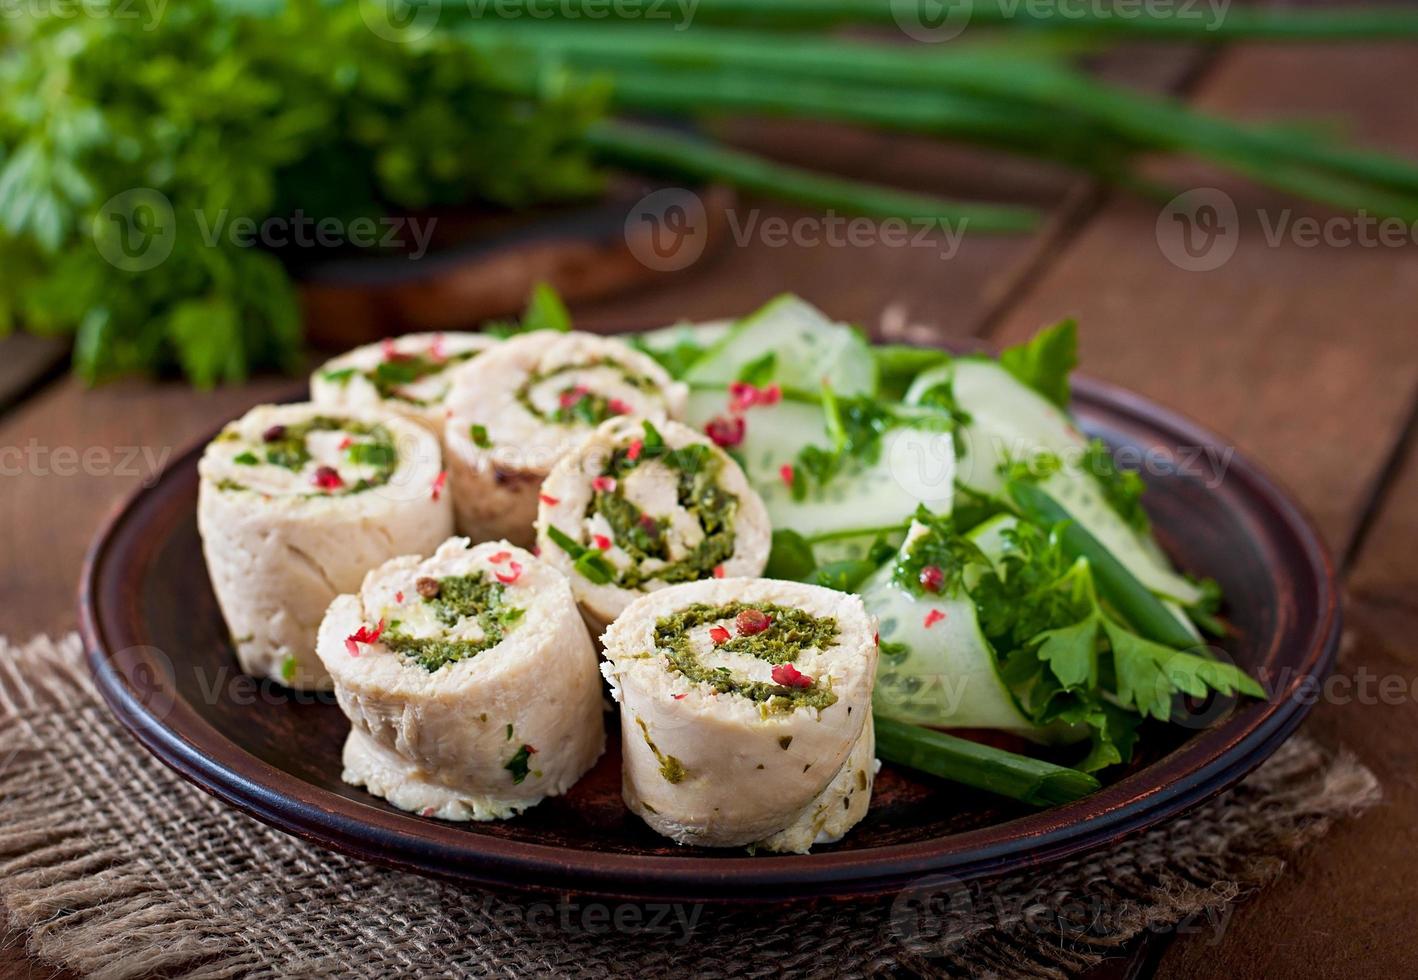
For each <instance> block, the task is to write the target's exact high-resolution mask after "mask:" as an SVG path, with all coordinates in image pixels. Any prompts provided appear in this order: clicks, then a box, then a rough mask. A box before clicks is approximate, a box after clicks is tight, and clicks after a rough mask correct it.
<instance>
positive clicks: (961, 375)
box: [906, 357, 1201, 618]
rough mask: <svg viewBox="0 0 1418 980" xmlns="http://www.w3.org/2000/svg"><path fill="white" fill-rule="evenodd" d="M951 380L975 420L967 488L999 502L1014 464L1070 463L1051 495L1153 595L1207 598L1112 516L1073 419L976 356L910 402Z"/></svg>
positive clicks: (967, 437) (965, 461)
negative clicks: (1005, 473) (1084, 463)
mask: <svg viewBox="0 0 1418 980" xmlns="http://www.w3.org/2000/svg"><path fill="white" fill-rule="evenodd" d="M944 382H950V384H951V385H952V391H953V393H954V395H955V401H956V403H957V404H958V405H959V406H960V408H961V409H963V410H964V411H965V412H967V413H969V415H970V424H969V425H967V426H965V427H964V429H963V430H962V431H963V433H964V438H963V440H962V442H963V447H962V451H961V454H960V464H959V466H958V467H957V478H958V479H959V480H960V482H961V483H963V484H964V485H965V486H967V487H969V488H971V489H972V490H975V491H978V492H980V493H985V494H989V495H991V496H998V495H999V494H1001V493H1002V492H1003V489H1004V482H1003V480H1002V478H1001V476H1000V470H1001V467H1002V465H1003V464H1005V463H1006V462H1007V461H1008V460H1011V459H1026V458H1028V457H1030V456H1033V455H1035V454H1037V453H1041V452H1048V453H1053V454H1054V455H1055V456H1057V457H1058V458H1059V459H1060V460H1061V461H1062V462H1063V464H1064V465H1063V468H1062V469H1061V470H1059V471H1058V472H1057V473H1054V474H1052V475H1051V476H1049V477H1048V478H1047V479H1046V480H1044V481H1043V482H1042V483H1041V486H1042V487H1043V489H1044V490H1045V491H1047V492H1048V494H1049V495H1050V496H1051V497H1053V498H1054V499H1055V500H1057V501H1058V502H1059V504H1060V505H1061V506H1063V507H1064V509H1066V510H1067V511H1068V512H1069V514H1070V515H1071V516H1072V517H1073V518H1074V519H1075V520H1077V521H1078V523H1079V524H1080V525H1081V526H1082V527H1084V528H1085V529H1087V530H1088V531H1089V532H1090V533H1091V534H1092V535H1093V536H1094V537H1095V538H1097V539H1098V540H1099V542H1100V543H1102V545H1103V546H1104V547H1106V548H1107V549H1108V550H1109V551H1110V552H1111V553H1112V554H1113V555H1114V557H1116V558H1117V559H1118V561H1120V562H1122V563H1123V565H1124V566H1126V567H1127V569H1128V571H1130V572H1132V574H1133V575H1135V576H1137V578H1138V580H1139V581H1141V582H1142V583H1143V584H1144V585H1146V586H1147V587H1148V588H1149V589H1151V590H1152V591H1153V592H1155V593H1157V594H1158V595H1160V596H1163V597H1165V598H1168V599H1172V600H1175V601H1176V602H1177V603H1180V604H1183V605H1185V604H1188V603H1192V602H1196V601H1197V600H1198V599H1199V598H1201V594H1200V592H1199V591H1198V590H1197V588H1196V586H1194V585H1192V584H1191V583H1190V582H1188V581H1187V580H1186V579H1185V578H1183V577H1182V576H1181V575H1178V574H1177V573H1176V572H1175V571H1173V570H1172V568H1171V566H1170V565H1169V564H1168V562H1167V560H1166V559H1165V558H1164V557H1162V556H1161V555H1160V553H1159V551H1158V549H1157V548H1156V545H1155V543H1153V542H1152V541H1151V539H1150V538H1148V537H1147V536H1146V535H1144V534H1139V533H1138V532H1137V531H1136V530H1135V529H1134V528H1132V527H1131V526H1130V525H1129V524H1128V523H1127V522H1126V521H1124V520H1123V519H1122V517H1121V516H1119V514H1118V513H1117V511H1115V510H1113V508H1112V507H1111V506H1110V505H1109V504H1108V501H1107V498H1106V497H1105V496H1104V495H1103V489H1102V487H1101V486H1100V485H1099V484H1098V481H1097V480H1096V479H1095V478H1094V477H1093V476H1092V474H1090V473H1088V472H1086V471H1085V470H1083V469H1082V468H1080V466H1079V460H1081V459H1082V458H1083V454H1084V452H1085V451H1086V449H1087V445H1088V441H1087V439H1086V438H1085V437H1084V435H1083V433H1082V432H1080V431H1079V430H1078V427H1077V426H1075V425H1074V424H1073V421H1072V420H1071V419H1070V418H1069V417H1068V415H1067V414H1065V413H1064V412H1063V411H1061V410H1060V409H1059V408H1058V407H1057V406H1056V405H1054V404H1053V403H1052V402H1050V401H1049V400H1048V399H1046V398H1044V397H1043V396H1042V395H1040V394H1039V393H1038V392H1036V391H1034V390H1033V389H1032V388H1030V387H1028V386H1027V385H1025V384H1022V383H1021V382H1020V381H1018V380H1017V379H1016V378H1015V377H1014V376H1013V375H1011V374H1010V373H1009V372H1008V371H1006V370H1005V369H1004V368H1002V367H1000V366H999V364H997V363H995V362H994V361H990V360H985V359H983V358H977V357H968V358H960V359H959V360H956V361H954V362H952V363H950V364H946V365H943V366H941V367H940V368H936V369H934V370H931V371H927V372H925V373H923V374H921V376H920V377H918V378H917V379H916V381H915V382H914V383H913V384H912V385H911V388H910V390H908V391H907V393H906V401H907V402H919V401H920V399H921V398H922V397H923V396H924V395H925V393H926V392H927V391H929V390H931V389H932V388H934V387H936V386H937V385H939V384H942V383H944ZM1182 616H1183V618H1185V614H1184V613H1183V614H1182Z"/></svg>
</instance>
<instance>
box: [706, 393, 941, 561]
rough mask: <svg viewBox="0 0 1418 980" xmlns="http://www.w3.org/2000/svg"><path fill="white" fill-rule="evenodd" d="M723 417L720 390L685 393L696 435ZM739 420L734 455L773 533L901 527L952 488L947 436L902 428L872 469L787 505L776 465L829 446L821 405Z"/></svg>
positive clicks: (787, 492)
mask: <svg viewBox="0 0 1418 980" xmlns="http://www.w3.org/2000/svg"><path fill="white" fill-rule="evenodd" d="M727 411H728V397H727V395H726V394H725V393H724V392H723V391H717V390H710V389H696V390H694V391H692V392H691V394H690V399H689V410H688V413H687V415H688V421H689V424H691V425H693V426H694V427H695V428H697V429H700V430H701V431H702V430H703V429H704V426H705V424H706V423H708V421H709V420H710V419H712V418H714V417H716V416H721V415H724V414H725V413H726V412H727ZM743 418H744V423H745V427H744V439H743V442H742V443H741V444H740V445H739V446H738V447H737V448H736V449H735V450H734V455H735V456H736V457H737V458H738V460H739V462H740V463H741V464H742V465H743V468H744V473H745V474H746V475H747V476H748V480H749V483H751V484H752V485H753V488H754V489H755V490H757V491H758V493H759V496H761V497H762V498H763V502H764V504H765V505H766V506H767V507H768V517H769V520H771V521H772V522H773V528H774V530H784V529H786V530H791V531H797V532H798V533H799V534H801V535H803V536H804V537H807V538H818V537H821V536H822V535H824V534H838V533H841V532H843V531H849V530H853V529H857V528H862V527H886V526H889V525H904V524H906V523H907V522H908V521H910V519H911V515H912V514H914V513H915V512H916V507H917V505H918V504H921V503H924V504H925V505H926V506H927V507H930V508H931V509H932V510H935V511H939V512H942V513H945V512H948V511H949V509H950V501H951V497H952V495H953V491H954V486H955V484H954V462H955V459H954V451H953V449H952V444H951V436H950V433H943V432H938V431H934V430H929V429H918V428H914V427H911V426H908V425H903V426H900V427H898V428H895V429H892V430H891V431H890V432H888V433H886V435H885V436H883V437H882V445H881V455H880V456H879V457H878V459H877V461H876V462H875V463H872V464H864V463H859V464H848V465H849V468H848V469H847V470H845V471H844V472H842V473H839V474H838V475H836V476H834V477H833V478H832V479H831V480H830V481H828V483H827V485H826V486H822V487H818V486H814V487H813V488H812V490H810V491H809V493H808V494H807V497H806V498H805V499H803V500H795V499H794V498H793V493H792V490H791V489H790V488H789V486H788V485H787V483H786V482H785V481H784V478H783V467H784V465H788V464H793V463H794V462H795V460H796V459H797V457H798V453H799V452H800V451H801V450H802V449H803V448H804V447H806V446H810V445H812V446H827V445H829V444H830V442H831V440H830V438H829V436H828V434H827V425H826V421H825V418H824V415H823V411H822V407H821V406H820V405H817V404H815V403H813V402H809V401H800V400H797V399H793V398H784V399H783V400H782V401H780V402H778V403H777V404H775V405H765V406H759V407H756V408H750V409H748V410H747V411H746V412H745V413H744V415H743Z"/></svg>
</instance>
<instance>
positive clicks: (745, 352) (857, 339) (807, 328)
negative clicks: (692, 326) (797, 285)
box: [685, 295, 876, 395]
mask: <svg viewBox="0 0 1418 980" xmlns="http://www.w3.org/2000/svg"><path fill="white" fill-rule="evenodd" d="M770 351H771V352H773V353H775V354H777V364H776V373H775V375H774V378H773V380H774V381H775V382H776V383H778V384H780V385H782V386H783V387H784V388H796V389H800V390H802V391H807V392H815V391H817V390H818V389H819V388H820V387H821V386H822V384H823V383H824V382H825V383H827V384H829V385H831V386H832V389H833V390H834V391H836V392H837V393H838V394H840V395H870V394H873V393H875V391H876V360H875V359H874V358H873V357H872V354H871V345H870V344H869V343H868V342H867V340H866V338H865V337H863V336H862V335H861V334H859V333H858V332H857V331H856V330H854V329H853V328H852V327H850V326H848V325H847V324H845V323H837V322H835V321H833V320H829V319H828V318H827V317H825V316H823V315H822V313H821V312H820V311H819V310H818V309H817V308H816V307H814V306H812V305H811V304H809V303H805V302H803V301H802V300H800V299H798V298H797V297H796V296H787V295H785V296H779V297H778V298H777V299H774V300H772V301H770V302H769V303H768V304H767V305H766V306H764V307H762V308H761V309H759V310H758V311H757V312H755V313H750V314H749V315H748V316H746V317H744V318H743V319H742V320H739V321H738V322H737V323H736V324H734V326H733V327H732V328H731V329H730V331H729V332H728V334H727V336H725V337H723V339H721V340H720V341H719V342H718V343H717V344H716V345H715V346H714V347H713V348H712V349H711V350H710V351H709V352H708V353H706V354H705V355H704V357H702V358H700V359H699V360H698V361H696V362H695V363H694V365H693V366H692V367H691V368H690V369H689V371H688V372H687V373H686V374H685V380H686V381H688V382H689V383H690V384H692V385H693V384H701V385H725V384H728V383H729V382H730V381H734V380H736V379H737V378H738V376H739V372H741V371H742V370H743V368H744V366H745V365H747V364H749V363H751V362H753V361H757V360H759V359H761V358H762V357H763V355H764V354H766V353H768V352H770Z"/></svg>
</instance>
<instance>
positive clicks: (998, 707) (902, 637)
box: [862, 518, 1087, 744]
mask: <svg viewBox="0 0 1418 980" xmlns="http://www.w3.org/2000/svg"><path fill="white" fill-rule="evenodd" d="M1008 520H1013V518H1008ZM990 523H994V522H990ZM985 527H986V526H985V525H981V530H982V531H983V530H984V529H985ZM1002 530H1003V528H1002V527H1000V528H997V529H994V530H993V531H992V532H991V533H994V534H995V536H996V539H997V540H998V541H999V542H1000V543H1001V544H1002V543H1003V539H1002V538H999V537H998V535H999V534H1000V533H1002ZM971 537H972V538H973V537H974V535H973V534H972V535H971ZM907 540H908V541H909V540H910V535H908V536H907ZM976 543H977V544H980V545H981V547H982V549H983V548H985V547H986V544H987V543H988V542H983V543H982V540H976ZM891 576H892V568H891V566H890V565H888V566H886V567H884V568H882V569H881V570H880V571H878V572H877V573H876V574H875V575H873V576H872V577H871V578H870V579H868V580H867V582H866V584H865V585H864V586H863V587H862V601H863V602H864V603H865V604H866V607H867V609H868V610H869V611H870V612H872V613H874V614H875V615H876V616H877V618H878V620H879V621H880V631H881V640H882V644H883V646H885V647H886V649H884V650H883V652H882V655H881V660H880V664H879V666H878V668H877V677H876V690H875V693H874V694H873V698H872V709H873V710H874V711H875V712H876V713H877V714H878V715H880V716H881V717H885V718H895V719H897V720H899V721H905V722H911V723H914V724H918V725H930V726H932V727H937V728H993V729H999V730H1001V731H1007V732H1012V733H1014V734H1016V735H1020V736H1022V737H1024V738H1027V739H1030V740H1031V741H1034V742H1039V743H1041V744H1055V743H1064V742H1071V741H1077V740H1078V739H1080V738H1083V737H1085V736H1086V735H1087V730H1086V729H1075V728H1072V727H1070V726H1062V725H1050V726H1039V725H1035V724H1034V723H1033V722H1031V721H1030V720H1029V719H1028V718H1027V717H1025V716H1024V714H1023V713H1022V712H1021V711H1020V710H1019V707H1018V705H1017V704H1015V701H1014V697H1013V695H1011V694H1010V693H1009V689H1008V688H1006V687H1005V684H1004V682H1003V681H1002V680H1000V676H999V670H998V667H997V666H996V663H995V655H994V652H993V651H992V650H991V649H990V645H989V641H988V640H986V639H985V637H984V634H983V633H981V632H980V624H979V621H978V620H977V618H976V614H975V605H974V603H973V602H971V601H970V600H969V599H968V598H967V597H965V596H960V595H956V596H943V597H940V598H936V597H925V596H917V595H915V594H913V593H911V592H908V591H907V590H905V589H903V588H901V587H900V586H898V585H897V584H896V583H895V582H893V581H892V577H891ZM935 613H939V614H940V616H939V617H937V616H936V615H934V614H935ZM928 617H929V619H930V621H931V625H930V626H927V625H926V621H927V618H928ZM941 617H943V618H941ZM892 643H901V644H904V645H905V646H906V652H905V653H904V654H903V655H899V656H893V655H891V654H890V653H889V652H887V651H889V650H890V647H889V646H886V645H888V644H892Z"/></svg>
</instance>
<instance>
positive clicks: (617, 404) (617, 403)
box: [606, 398, 635, 415]
mask: <svg viewBox="0 0 1418 980" xmlns="http://www.w3.org/2000/svg"><path fill="white" fill-rule="evenodd" d="M606 408H608V409H610V410H611V413H612V414H613V415H633V414H635V409H633V408H631V407H630V405H629V404H627V403H626V402H623V401H621V400H620V399H619V398H612V399H611V400H610V401H608V402H606Z"/></svg>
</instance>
